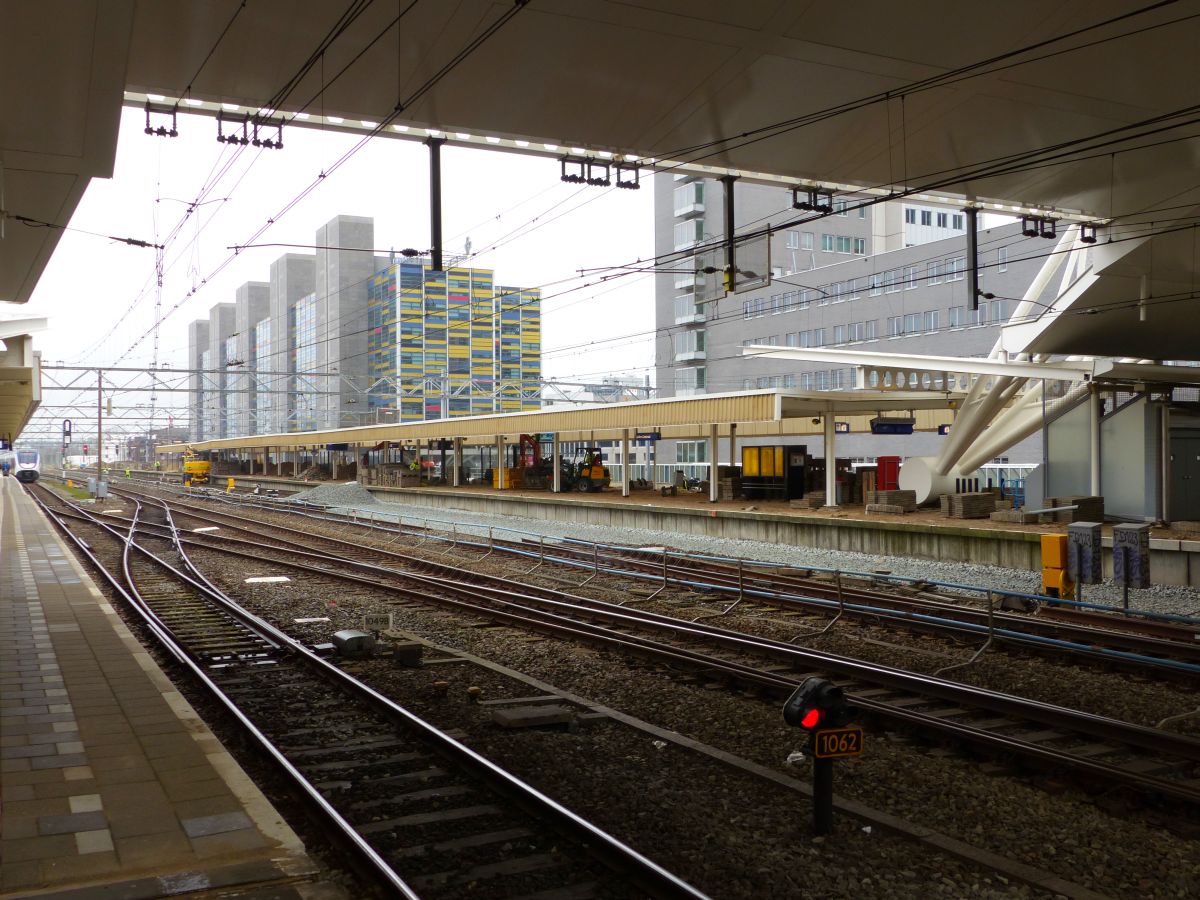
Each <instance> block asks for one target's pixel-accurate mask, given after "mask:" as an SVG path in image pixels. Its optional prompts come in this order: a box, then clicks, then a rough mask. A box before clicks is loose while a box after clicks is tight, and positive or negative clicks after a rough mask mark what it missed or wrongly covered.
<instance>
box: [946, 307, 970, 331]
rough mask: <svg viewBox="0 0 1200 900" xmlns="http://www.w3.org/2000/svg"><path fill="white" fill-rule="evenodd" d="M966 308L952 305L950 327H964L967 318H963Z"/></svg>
mask: <svg viewBox="0 0 1200 900" xmlns="http://www.w3.org/2000/svg"><path fill="white" fill-rule="evenodd" d="M964 310H965V307H962V306H952V307H950V327H951V328H962V327H963V325H964V324H966V320H965V319H964V318H963V311H964Z"/></svg>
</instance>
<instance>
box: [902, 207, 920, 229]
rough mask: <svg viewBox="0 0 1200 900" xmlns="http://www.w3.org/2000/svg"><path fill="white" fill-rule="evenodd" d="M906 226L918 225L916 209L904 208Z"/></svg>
mask: <svg viewBox="0 0 1200 900" xmlns="http://www.w3.org/2000/svg"><path fill="white" fill-rule="evenodd" d="M904 224H905V225H916V224H917V211H916V210H915V209H913V208H912V207H911V206H906V207H905V208H904Z"/></svg>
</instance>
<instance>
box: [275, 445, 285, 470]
mask: <svg viewBox="0 0 1200 900" xmlns="http://www.w3.org/2000/svg"><path fill="white" fill-rule="evenodd" d="M275 477H276V478H282V477H283V450H281V449H280V448H279V447H276V448H275Z"/></svg>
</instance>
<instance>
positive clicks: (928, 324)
mask: <svg viewBox="0 0 1200 900" xmlns="http://www.w3.org/2000/svg"><path fill="white" fill-rule="evenodd" d="M938 318H939V316H938V310H936V309H931V310H928V311H927V312H926V313H925V330H926V331H937V330H938Z"/></svg>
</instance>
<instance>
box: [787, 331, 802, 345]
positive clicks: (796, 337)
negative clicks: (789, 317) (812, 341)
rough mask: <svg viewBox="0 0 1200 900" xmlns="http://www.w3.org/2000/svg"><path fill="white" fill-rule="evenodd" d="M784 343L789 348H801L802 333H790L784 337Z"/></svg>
mask: <svg viewBox="0 0 1200 900" xmlns="http://www.w3.org/2000/svg"><path fill="white" fill-rule="evenodd" d="M784 343H785V344H786V345H787V346H788V347H799V346H800V332H798V331H789V332H788V333H787V334H786V335H784Z"/></svg>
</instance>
